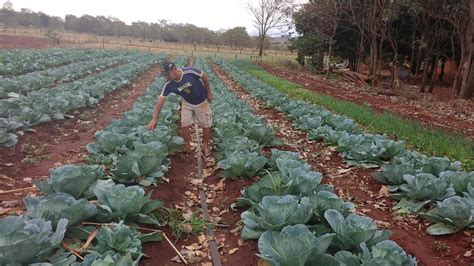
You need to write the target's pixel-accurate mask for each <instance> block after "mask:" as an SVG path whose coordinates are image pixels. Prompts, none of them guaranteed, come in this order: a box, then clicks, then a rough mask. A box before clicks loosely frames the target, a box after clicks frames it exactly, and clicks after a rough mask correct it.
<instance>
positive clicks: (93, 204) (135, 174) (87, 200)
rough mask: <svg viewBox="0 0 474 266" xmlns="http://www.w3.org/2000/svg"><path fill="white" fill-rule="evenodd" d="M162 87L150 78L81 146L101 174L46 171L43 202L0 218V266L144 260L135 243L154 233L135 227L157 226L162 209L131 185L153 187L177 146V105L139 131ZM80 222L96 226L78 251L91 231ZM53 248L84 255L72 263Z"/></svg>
mask: <svg viewBox="0 0 474 266" xmlns="http://www.w3.org/2000/svg"><path fill="white" fill-rule="evenodd" d="M181 61H183V60H181ZM162 83H163V79H162V78H157V79H156V80H155V82H154V83H153V84H152V85H150V87H149V88H148V89H147V91H146V94H145V95H144V96H142V97H140V99H139V100H138V101H137V102H136V103H135V104H134V106H133V108H132V109H131V110H130V111H128V112H126V113H125V114H124V116H123V117H122V118H121V119H119V120H114V121H113V122H111V124H110V125H109V126H108V127H107V128H106V129H104V130H103V131H98V132H97V133H96V137H97V140H96V141H95V142H93V143H91V144H89V145H88V146H87V149H88V150H89V151H90V152H91V153H92V155H91V158H90V160H96V161H98V162H101V163H104V162H105V164H106V165H107V167H108V168H109V169H104V165H94V164H91V165H64V166H62V167H59V168H55V169H51V171H50V177H49V178H48V179H47V180H46V181H39V182H36V183H35V185H36V186H37V187H38V188H39V190H40V191H41V192H42V193H43V195H44V196H41V197H35V198H25V199H24V202H25V206H26V209H27V211H26V213H25V214H24V215H23V216H8V217H4V218H1V219H0V239H1V241H0V264H2V265H5V264H6V265H8V264H22V265H23V264H30V265H58V266H59V265H61V266H62V265H73V266H90V265H138V262H139V260H140V259H141V258H142V257H143V256H145V254H144V253H143V252H142V243H143V242H146V241H159V240H161V237H162V236H161V234H160V233H159V232H152V233H149V234H143V233H141V232H140V231H138V230H137V229H136V228H137V225H138V224H150V225H155V226H160V223H159V221H158V219H157V216H156V213H155V210H156V209H157V208H159V207H161V206H162V203H161V202H160V201H159V200H151V199H150V196H151V194H150V193H148V194H145V192H144V190H143V188H141V187H140V186H139V185H137V184H138V183H141V182H140V181H143V180H150V181H151V180H153V182H152V183H154V182H155V181H156V178H157V177H159V176H161V175H162V174H161V173H162V172H164V171H165V170H166V169H167V168H168V165H169V160H166V159H164V158H165V157H166V156H167V155H168V154H169V153H170V152H172V151H173V150H174V151H176V150H178V149H180V148H181V147H182V144H183V140H182V139H180V138H176V136H175V133H176V132H175V129H176V126H175V123H176V120H177V119H178V117H177V115H176V113H177V112H176V110H177V109H178V108H179V103H178V101H177V99H171V101H169V102H167V103H166V104H165V106H164V107H163V108H164V109H163V112H164V115H163V116H161V117H160V120H159V127H157V129H156V130H155V131H149V132H148V131H145V130H146V129H145V128H144V127H143V126H142V125H144V124H146V123H147V122H148V121H149V120H150V118H151V114H152V112H153V106H154V103H155V102H156V98H157V96H158V95H159V92H160V90H159V87H160V86H161V84H162ZM107 136H108V137H110V139H108V137H107ZM125 139H126V140H125ZM170 139H173V141H172V142H170ZM171 143H172V144H171ZM177 146H179V147H177ZM109 159H110V161H111V163H107V162H108V161H109ZM129 161H130V162H129ZM123 164H126V165H127V166H124V165H123ZM158 173H159V174H158ZM127 174H130V176H126V175H127ZM124 183H125V184H124ZM85 221H87V222H89V223H103V224H104V225H103V226H100V227H99V229H98V231H97V232H96V233H95V234H96V236H95V239H94V240H93V241H92V244H91V245H90V246H87V247H85V248H81V247H80V246H79V244H80V242H78V240H81V241H87V239H88V238H89V237H90V236H91V235H93V234H94V231H95V230H97V228H98V227H97V225H95V224H94V225H88V224H87V223H84V222H85ZM61 244H63V245H64V246H67V247H68V248H73V249H75V250H79V251H81V253H86V254H87V255H86V256H85V257H84V258H83V260H82V262H80V261H78V262H76V260H77V257H76V256H75V255H72V254H70V253H69V252H67V251H66V250H64V249H63V248H62V247H61Z"/></svg>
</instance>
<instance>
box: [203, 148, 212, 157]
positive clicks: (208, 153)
mask: <svg viewBox="0 0 474 266" xmlns="http://www.w3.org/2000/svg"><path fill="white" fill-rule="evenodd" d="M203 153H204V156H206V157H209V156H211V150H210V149H209V147H204V149H203Z"/></svg>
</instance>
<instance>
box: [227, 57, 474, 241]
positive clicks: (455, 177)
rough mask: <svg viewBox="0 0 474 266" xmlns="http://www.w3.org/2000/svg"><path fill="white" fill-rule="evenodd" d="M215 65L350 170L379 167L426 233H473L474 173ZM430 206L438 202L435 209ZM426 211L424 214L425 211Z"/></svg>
mask: <svg viewBox="0 0 474 266" xmlns="http://www.w3.org/2000/svg"><path fill="white" fill-rule="evenodd" d="M219 64H220V65H221V66H222V67H223V68H224V69H226V71H227V72H228V73H229V74H230V75H231V76H232V77H233V78H234V79H235V80H236V81H237V82H238V83H239V84H240V85H242V86H243V87H244V88H245V89H246V90H247V91H248V92H249V93H251V94H252V95H253V96H255V97H256V98H258V99H261V100H263V101H264V102H266V103H267V104H268V105H269V106H270V107H272V108H276V109H278V110H279V111H282V112H284V113H286V114H288V116H289V117H290V118H292V119H293V121H294V123H295V125H296V127H298V128H300V129H301V130H303V131H306V132H308V138H309V139H311V140H323V141H324V142H325V143H327V144H329V145H336V146H337V147H336V150H337V151H339V152H341V155H342V157H343V158H344V159H345V161H346V162H347V163H348V164H353V165H360V166H363V167H379V166H380V165H383V167H382V171H381V172H380V173H376V174H374V177H375V178H376V179H377V180H378V181H380V182H382V183H383V184H386V185H389V186H388V188H389V191H390V192H391V194H390V195H391V196H392V197H394V198H395V199H398V200H400V202H399V204H398V205H397V206H396V208H397V209H399V210H400V211H401V212H404V213H406V212H408V213H412V212H418V213H420V215H421V216H422V217H424V218H426V219H428V220H430V221H432V222H435V224H433V225H432V226H430V227H429V228H428V229H427V232H428V233H429V234H432V235H444V234H451V233H455V232H458V231H460V230H462V229H465V228H474V218H473V217H474V172H463V171H461V170H460V166H461V164H460V163H459V162H450V161H449V159H448V158H446V157H429V156H426V155H423V154H420V153H419V152H416V151H412V150H408V149H406V148H405V145H404V143H403V141H394V140H389V139H387V138H386V137H385V136H382V135H372V134H367V133H363V132H361V129H360V128H359V127H358V126H357V125H356V124H355V123H354V121H353V120H351V119H348V118H347V117H344V116H339V115H335V114H332V113H331V112H329V111H328V110H325V109H323V108H320V107H316V106H314V105H311V104H308V103H306V102H304V101H296V100H292V99H290V98H289V97H288V96H287V95H285V94H283V93H280V92H278V91H276V90H275V89H274V88H272V87H270V86H268V85H266V84H265V83H263V82H261V81H259V80H257V79H255V78H254V77H252V76H250V75H248V74H246V73H245V72H244V71H242V70H240V69H238V68H237V67H236V66H234V65H231V64H229V63H228V62H226V61H223V60H220V61H219ZM431 202H436V205H435V206H434V207H433V205H432V204H429V203H431ZM427 207H428V208H430V210H429V211H426V210H425V209H424V208H427Z"/></svg>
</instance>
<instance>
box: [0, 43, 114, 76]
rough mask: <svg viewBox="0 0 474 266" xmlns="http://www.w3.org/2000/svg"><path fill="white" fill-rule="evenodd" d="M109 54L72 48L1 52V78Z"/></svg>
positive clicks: (101, 51)
mask: <svg viewBox="0 0 474 266" xmlns="http://www.w3.org/2000/svg"><path fill="white" fill-rule="evenodd" d="M106 54H107V52H106V51H103V50H84V49H70V48H51V49H16V50H2V51H0V76H12V75H20V74H24V73H28V72H33V71H38V70H44V69H47V68H50V67H55V66H61V65H66V64H70V63H73V62H79V61H86V60H92V59H95V58H98V57H101V56H103V55H106Z"/></svg>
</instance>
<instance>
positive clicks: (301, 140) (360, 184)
mask: <svg viewBox="0 0 474 266" xmlns="http://www.w3.org/2000/svg"><path fill="white" fill-rule="evenodd" d="M214 71H215V72H216V73H217V74H218V76H219V78H221V79H222V80H224V81H225V83H226V85H227V86H228V87H229V88H232V90H233V91H234V92H236V93H237V94H238V95H240V97H241V98H242V99H243V100H245V101H247V102H248V103H249V105H250V106H251V107H252V108H253V109H254V111H255V113H256V114H258V115H259V116H261V117H263V118H265V119H266V121H267V123H268V124H269V125H271V126H272V127H273V128H274V129H277V131H276V132H277V136H278V137H279V138H281V139H283V140H284V142H285V143H287V144H290V143H291V145H285V146H283V147H278V148H279V149H284V150H290V151H294V152H298V153H300V155H301V156H302V158H303V159H304V160H305V161H306V162H308V163H309V164H311V166H312V168H313V170H314V171H318V172H321V173H322V174H323V176H324V179H323V182H325V183H330V184H333V185H334V186H335V190H336V192H337V194H338V195H339V196H340V197H341V198H344V199H346V200H351V201H352V202H353V203H355V204H356V208H357V211H358V212H359V214H362V215H365V216H368V217H371V218H372V219H374V220H376V221H377V223H378V225H379V227H381V228H386V229H390V230H391V231H392V233H393V234H392V236H391V239H392V240H394V241H396V242H397V243H398V244H399V245H400V246H401V247H402V248H403V249H405V250H406V251H407V252H408V253H409V254H411V255H413V256H416V257H417V259H418V262H419V264H420V265H470V264H471V263H472V262H473V261H472V260H471V258H470V257H464V254H465V253H466V252H468V251H470V250H472V249H473V248H474V246H473V243H472V242H471V241H472V232H471V231H464V232H460V233H457V234H454V235H450V236H444V237H433V236H429V235H427V233H426V232H425V230H426V228H427V223H426V221H424V220H421V219H418V218H416V217H412V216H400V215H397V214H396V213H394V212H393V210H392V208H393V206H394V205H395V204H396V202H395V201H394V200H392V199H391V198H389V197H387V196H386V195H380V196H379V192H380V191H381V189H382V185H381V184H380V183H378V182H377V181H376V180H375V179H374V178H373V177H372V176H371V175H372V174H373V173H374V170H370V169H363V168H356V167H350V166H348V165H347V164H345V163H344V162H343V160H342V158H341V156H340V154H338V153H337V152H335V150H334V148H332V147H327V146H324V145H323V144H322V143H317V142H313V141H309V140H307V139H306V134H305V133H303V132H301V131H298V130H297V129H295V128H294V127H293V123H292V122H291V121H290V120H289V118H288V117H287V116H286V115H285V114H283V113H281V112H278V111H276V110H274V109H268V108H266V107H265V104H264V103H262V102H260V101H258V100H256V99H254V98H252V97H251V96H250V95H249V94H248V93H246V92H245V91H244V90H243V88H241V87H239V86H237V85H236V84H235V83H234V82H233V81H232V80H231V78H230V77H229V76H228V75H227V74H226V73H225V72H224V71H222V70H220V69H219V68H217V67H214Z"/></svg>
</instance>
